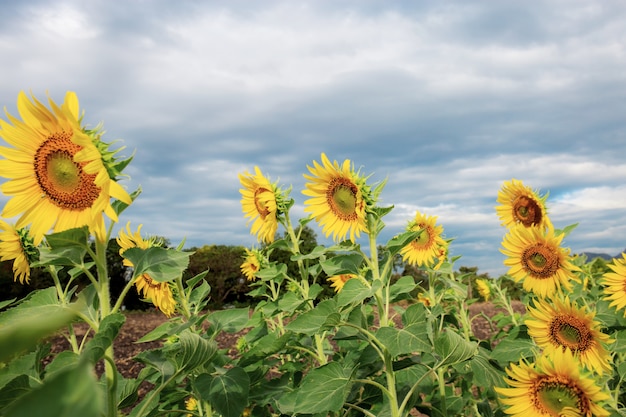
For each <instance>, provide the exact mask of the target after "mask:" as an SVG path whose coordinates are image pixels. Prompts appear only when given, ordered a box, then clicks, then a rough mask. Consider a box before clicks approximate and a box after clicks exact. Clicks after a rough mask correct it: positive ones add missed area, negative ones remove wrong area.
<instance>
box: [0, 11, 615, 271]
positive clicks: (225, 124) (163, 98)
mask: <svg viewBox="0 0 626 417" xmlns="http://www.w3.org/2000/svg"><path fill="white" fill-rule="evenodd" d="M0 7H1V10H2V16H3V19H2V21H3V22H2V25H0V56H1V57H2V58H1V59H2V66H1V69H0V98H1V99H2V100H1V104H2V106H5V107H6V110H7V111H8V112H9V113H11V114H14V115H16V114H17V111H16V108H15V101H16V98H17V94H18V92H19V91H20V90H25V91H27V92H31V91H32V93H33V94H34V95H35V96H37V97H38V98H40V99H45V98H46V93H49V95H50V97H52V98H53V99H54V100H55V101H57V102H60V101H62V100H63V96H64V94H65V91H67V90H73V91H75V92H76V93H77V94H78V97H79V100H80V104H81V108H83V109H84V110H85V112H86V117H85V121H86V122H87V123H88V124H90V125H92V126H95V125H96V124H97V123H98V122H101V121H102V122H104V126H105V129H106V135H105V139H106V140H109V141H112V140H115V139H122V140H123V144H124V145H125V146H126V147H127V149H126V150H125V151H124V153H125V154H126V155H130V154H131V153H132V152H135V159H134V161H133V163H132V164H131V166H130V167H129V168H128V169H127V171H126V172H127V173H128V174H129V175H130V176H131V179H130V180H128V181H125V182H123V184H124V185H125V186H126V187H127V188H128V189H129V190H133V189H135V188H136V187H137V186H139V185H141V187H142V188H143V194H142V196H141V197H140V198H139V199H138V200H137V201H136V203H135V204H134V205H133V206H132V207H131V208H129V209H128V211H127V212H125V214H124V216H123V218H122V219H121V222H122V223H126V221H131V222H132V224H133V226H135V225H138V224H139V223H143V224H144V227H143V231H144V232H146V233H150V234H156V235H161V236H166V237H168V238H169V239H170V240H171V241H172V243H174V244H177V243H178V242H180V241H181V240H182V239H183V238H186V239H187V240H186V242H187V243H186V247H190V246H201V245H203V244H229V245H230V244H232V245H245V246H253V245H255V244H256V239H255V238H254V237H253V236H251V235H250V234H249V229H248V228H247V227H246V221H245V219H244V218H243V216H242V214H241V205H240V194H239V188H240V184H239V180H238V176H237V175H238V173H241V172H244V171H246V170H250V171H252V170H253V169H254V166H255V165H258V166H259V167H260V168H261V170H262V171H263V172H264V173H265V174H267V175H268V176H269V177H270V178H271V179H272V180H278V181H279V182H280V184H282V185H283V186H284V187H288V186H290V185H292V186H293V191H292V196H293V197H294V198H295V200H296V206H295V207H294V210H293V212H292V217H293V218H294V219H297V218H300V217H303V216H304V212H303V202H304V200H305V198H304V196H303V195H302V194H301V190H302V188H303V186H304V178H303V176H302V174H304V173H306V166H307V165H311V164H312V161H313V160H319V159H320V153H322V152H325V153H326V154H327V155H328V156H329V158H330V159H336V160H338V161H340V162H341V161H343V160H344V159H350V160H352V161H353V162H354V164H355V167H356V168H359V167H361V169H362V172H364V173H368V174H370V173H371V174H372V177H371V181H372V182H375V181H381V180H383V179H385V178H388V183H387V186H386V187H385V189H384V191H383V194H382V199H383V201H382V202H381V204H383V205H392V204H393V205H395V209H394V210H393V212H392V213H391V214H390V215H389V216H388V217H387V218H386V224H387V228H386V229H385V232H384V233H383V236H382V240H383V241H386V239H388V238H389V237H391V236H392V235H394V234H396V233H398V232H400V231H402V230H403V229H404V227H405V226H406V223H407V222H408V220H409V219H411V218H412V217H413V216H414V214H415V211H416V210H419V211H422V212H425V213H427V214H430V215H436V216H438V221H439V223H440V224H442V225H443V226H444V228H445V234H446V236H447V237H450V238H455V240H454V242H453V244H452V248H451V252H452V254H453V255H462V258H461V259H460V260H459V261H458V262H457V265H456V266H457V268H458V267H459V266H478V267H479V268H480V270H481V271H483V272H490V273H491V274H493V275H497V274H499V273H502V272H505V271H506V268H505V267H504V266H503V265H502V260H503V259H504V257H503V255H501V254H500V252H499V248H500V243H501V240H502V237H503V233H504V230H503V228H502V227H501V226H500V223H499V220H498V218H497V216H496V214H495V210H494V207H495V205H496V201H495V199H496V195H497V192H498V190H499V188H500V187H501V185H502V183H503V181H506V180H510V179H511V178H517V179H520V180H522V181H524V183H525V184H527V185H529V186H531V187H532V188H533V189H539V190H541V192H542V193H546V192H549V193H550V196H549V198H548V209H549V213H550V217H551V219H552V221H553V223H555V226H556V227H557V228H562V227H565V226H566V225H569V224H571V223H576V222H578V223H579V226H578V227H577V228H576V229H575V230H574V231H573V232H572V234H570V235H569V236H568V237H567V238H566V240H565V241H564V245H565V246H567V247H569V248H571V249H572V251H573V252H581V251H593V252H605V253H608V254H611V255H617V254H618V253H621V251H622V250H624V248H626V239H625V237H624V236H626V162H625V159H624V156H625V155H626V152H625V151H626V4H625V3H624V2H622V1H620V0H605V1H602V2H598V1H591V0H589V1H577V0H568V1H565V0H553V1H547V0H545V1H544V0H537V1H533V2H527V1H474V2H467V1H465V0H456V1H394V2H391V1H374V0H352V1H341V0H335V1H313V0H309V1H297V0H268V1H243V0H239V1H228V2H211V1H199V0H198V1H167V0H160V1H159V0H157V1H150V0H127V1H124V2H121V1H109V0H93V1H82V0H67V1H63V0H60V1H51V0H47V1H45V0H44V1H30V0H24V1H19V2H14V1H8V0H0ZM315 230H316V232H317V233H318V242H320V243H328V241H327V240H326V239H324V237H323V236H322V234H321V230H320V229H319V228H317V227H315ZM362 243H363V244H366V242H365V241H363V242H362Z"/></svg>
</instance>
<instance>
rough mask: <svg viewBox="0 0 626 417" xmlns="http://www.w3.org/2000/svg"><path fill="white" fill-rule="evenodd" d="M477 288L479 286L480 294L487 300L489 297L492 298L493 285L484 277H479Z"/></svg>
mask: <svg viewBox="0 0 626 417" xmlns="http://www.w3.org/2000/svg"><path fill="white" fill-rule="evenodd" d="M476 288H478V293H479V294H480V296H481V297H483V299H484V300H485V301H489V298H491V287H490V286H489V283H487V281H486V280H484V279H477V280H476Z"/></svg>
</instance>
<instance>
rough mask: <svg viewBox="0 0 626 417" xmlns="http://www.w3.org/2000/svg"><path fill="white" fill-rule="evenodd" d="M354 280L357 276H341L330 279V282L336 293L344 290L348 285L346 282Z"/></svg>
mask: <svg viewBox="0 0 626 417" xmlns="http://www.w3.org/2000/svg"><path fill="white" fill-rule="evenodd" d="M353 278H357V276H356V275H355V274H340V275H335V276H332V277H330V278H328V281H330V282H332V284H330V287H331V288H333V289H334V290H335V292H339V291H341V290H342V288H343V286H344V285H346V282H348V280H350V279H353Z"/></svg>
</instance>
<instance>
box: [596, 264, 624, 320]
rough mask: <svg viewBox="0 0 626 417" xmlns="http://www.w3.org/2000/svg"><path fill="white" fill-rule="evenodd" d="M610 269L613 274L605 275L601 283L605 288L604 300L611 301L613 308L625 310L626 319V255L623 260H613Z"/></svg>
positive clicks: (609, 265)
mask: <svg viewBox="0 0 626 417" xmlns="http://www.w3.org/2000/svg"><path fill="white" fill-rule="evenodd" d="M608 267H609V268H611V272H607V273H605V274H604V275H603V276H602V282H601V283H602V285H603V286H604V290H603V291H604V298H605V299H606V300H607V301H611V304H610V306H611V307H615V308H616V309H618V310H621V309H624V317H626V309H625V307H626V253H622V258H621V259H613V262H612V263H610V264H608Z"/></svg>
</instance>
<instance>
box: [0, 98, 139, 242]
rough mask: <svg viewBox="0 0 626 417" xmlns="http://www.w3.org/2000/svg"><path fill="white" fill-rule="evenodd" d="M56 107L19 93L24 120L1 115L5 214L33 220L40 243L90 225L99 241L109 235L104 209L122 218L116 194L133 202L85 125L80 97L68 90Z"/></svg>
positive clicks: (24, 222)
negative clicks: (117, 210)
mask: <svg viewBox="0 0 626 417" xmlns="http://www.w3.org/2000/svg"><path fill="white" fill-rule="evenodd" d="M49 102H50V107H51V110H49V109H48V108H46V107H45V106H44V105H43V104H42V103H41V102H39V101H38V100H37V99H36V98H35V97H32V101H31V100H30V99H29V98H28V97H27V96H26V94H25V93H24V92H20V94H19V96H18V99H17V108H18V111H19V113H20V116H21V118H22V121H20V120H18V119H17V118H15V117H13V116H11V115H9V114H7V117H8V119H9V120H10V122H11V123H12V124H11V123H8V122H6V121H4V120H1V119H0V137H2V138H3V139H4V140H5V141H6V142H7V143H8V144H10V145H12V146H13V147H12V148H9V147H0V156H2V157H3V159H1V160H0V176H3V177H6V178H9V180H8V181H7V182H5V183H4V184H3V185H2V192H3V193H5V194H6V195H8V196H11V197H12V198H11V199H10V200H9V201H8V202H7V204H6V206H5V207H4V210H3V211H2V216H3V217H8V218H10V217H15V216H20V218H19V219H18V220H17V223H16V227H17V228H18V229H21V228H23V227H25V226H26V225H28V224H30V225H31V226H30V233H31V235H32V236H33V239H34V243H35V245H39V243H41V240H42V239H43V236H44V235H45V234H46V233H48V232H49V231H50V229H53V230H54V231H55V232H61V231H63V230H67V229H71V228H75V227H82V226H85V225H87V226H89V229H90V231H91V232H92V233H94V234H95V235H96V237H97V238H98V239H99V240H105V239H106V230H105V226H104V218H103V213H106V215H107V216H108V217H109V218H111V219H112V220H113V221H117V215H116V213H115V211H114V210H113V208H112V206H111V201H110V200H111V198H116V199H119V200H121V201H123V202H125V203H127V204H130V203H131V198H130V196H129V195H128V193H127V192H126V191H125V190H124V189H123V188H122V187H121V186H120V185H119V184H118V183H117V182H116V181H115V180H114V179H112V178H111V177H110V176H109V172H108V171H107V167H106V166H105V164H104V163H103V155H102V154H101V151H100V150H99V148H98V147H97V146H96V145H95V144H94V141H93V140H92V138H91V137H90V136H89V135H88V134H87V133H86V130H84V129H82V128H81V126H80V118H79V117H80V116H79V106H78V98H77V97H76V94H75V93H73V92H67V94H66V95H65V101H64V102H63V104H61V106H60V107H59V106H58V105H57V104H56V103H54V101H52V99H49Z"/></svg>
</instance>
